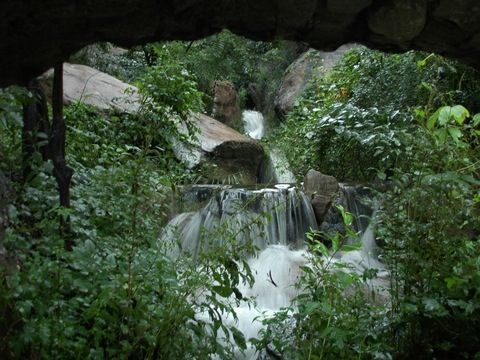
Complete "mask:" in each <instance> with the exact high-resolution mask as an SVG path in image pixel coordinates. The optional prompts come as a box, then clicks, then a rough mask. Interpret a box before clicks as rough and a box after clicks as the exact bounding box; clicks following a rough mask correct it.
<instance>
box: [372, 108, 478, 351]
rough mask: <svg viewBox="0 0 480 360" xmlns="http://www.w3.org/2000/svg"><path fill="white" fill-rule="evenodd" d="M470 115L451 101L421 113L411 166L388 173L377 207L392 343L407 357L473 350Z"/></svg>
mask: <svg viewBox="0 0 480 360" xmlns="http://www.w3.org/2000/svg"><path fill="white" fill-rule="evenodd" d="M468 117H469V112H468V110H467V109H465V108H464V107H463V106H459V105H456V106H452V107H450V106H445V107H441V108H440V109H439V110H438V111H436V112H435V113H434V114H433V115H432V116H431V117H430V118H429V119H422V120H423V121H425V125H426V128H427V130H426V136H425V137H423V138H424V139H425V142H423V143H419V142H414V143H413V144H414V145H413V146H414V151H413V153H412V154H413V155H412V157H411V158H410V161H411V162H412V166H411V171H402V172H399V173H398V174H397V175H396V176H395V177H394V183H393V188H392V189H391V190H390V191H388V192H387V194H386V199H385V204H388V205H389V206H383V207H382V210H381V211H380V216H379V218H380V224H379V228H378V234H379V236H380V238H381V240H382V241H383V243H384V244H385V245H384V254H385V257H386V260H387V261H388V263H389V264H390V268H391V271H392V273H393V275H394V276H393V278H394V279H395V281H394V282H393V289H392V294H393V299H392V300H393V301H392V310H393V311H392V318H391V321H392V327H393V328H395V329H396V330H395V333H394V341H395V342H394V343H395V344H396V346H397V351H398V352H399V353H401V354H404V355H405V356H412V355H413V354H415V356H424V357H425V356H431V355H430V354H435V357H440V358H448V357H452V356H454V355H455V356H460V357H462V358H470V357H473V356H474V355H476V356H478V346H477V344H478V340H479V339H478V336H477V333H476V331H474V330H473V329H475V328H478V326H479V323H480V311H479V310H480V308H479V306H478V296H479V293H480V282H479V280H480V278H479V277H478V274H479V265H480V263H479V258H480V257H479V255H480V247H479V240H480V238H479V234H480V221H479V219H480V206H479V202H478V201H477V200H476V198H477V197H478V193H479V190H480V180H479V170H480V163H479V162H478V156H476V154H478V139H477V140H476V141H472V142H471V143H467V142H466V139H467V136H466V135H467V134H471V133H472V130H473V129H472V126H475V125H473V122H472V125H470V119H468ZM452 129H455V130H456V131H452ZM418 131H419V132H420V131H421V130H420V129H419V130H418ZM439 131H441V132H439ZM457 131H458V133H457ZM445 323H448V328H446V327H444V326H443V325H442V324H445Z"/></svg>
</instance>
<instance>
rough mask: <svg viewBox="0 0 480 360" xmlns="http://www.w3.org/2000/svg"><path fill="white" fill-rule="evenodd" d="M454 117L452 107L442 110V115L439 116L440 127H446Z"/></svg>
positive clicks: (445, 107)
mask: <svg viewBox="0 0 480 360" xmlns="http://www.w3.org/2000/svg"><path fill="white" fill-rule="evenodd" d="M451 116H452V108H451V107H450V106H444V107H442V108H440V113H439V114H438V125H440V126H443V125H446V124H447V123H448V122H449V121H450V118H451Z"/></svg>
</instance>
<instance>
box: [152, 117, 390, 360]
mask: <svg viewBox="0 0 480 360" xmlns="http://www.w3.org/2000/svg"><path fill="white" fill-rule="evenodd" d="M243 120H244V124H245V132H246V133H247V134H248V135H249V136H251V137H252V138H255V139H261V138H262V136H263V135H264V129H265V126H264V122H263V116H262V115H261V114H260V113H257V112H254V111H246V112H245V113H244V114H243ZM268 158H269V159H270V160H269V161H267V164H265V165H264V166H263V168H262V175H261V177H260V179H261V181H262V182H263V183H265V184H266V185H257V187H255V188H245V187H234V186H220V185H192V186H190V187H188V188H187V189H186V190H185V191H184V193H183V199H182V201H183V203H184V204H185V207H186V208H187V209H189V210H191V211H187V212H182V213H179V214H177V215H176V216H174V217H173V218H172V220H171V221H170V222H169V224H168V225H167V226H166V227H165V228H164V230H163V232H162V234H161V235H160V240H161V241H162V242H166V243H168V242H170V244H171V247H170V248H171V250H170V251H171V254H170V255H171V256H174V257H176V256H181V254H182V253H185V252H186V253H190V254H191V255H192V256H198V254H199V253H200V252H202V251H205V250H207V249H208V248H209V247H211V246H214V245H215V243H212V242H211V240H210V241H207V239H211V238H214V239H215V240H214V241H216V242H220V241H222V237H221V236H218V237H217V238H215V237H214V236H209V234H214V233H215V231H216V230H218V229H219V228H222V227H223V228H226V229H228V230H229V231H230V232H231V233H234V234H236V237H235V240H236V241H238V242H247V241H250V242H251V243H253V244H254V245H255V246H256V247H257V248H258V249H259V252H258V254H257V256H256V257H254V258H251V259H249V260H248V264H249V266H250V269H251V271H252V274H253V275H254V284H253V286H252V287H249V286H247V285H245V284H244V285H241V286H240V288H239V290H240V292H241V293H242V295H243V296H244V297H254V298H255V299H256V305H255V306H251V304H247V303H245V304H244V305H240V306H238V307H236V308H235V312H236V315H237V317H238V321H236V320H234V319H233V318H232V317H231V316H225V317H224V319H223V320H224V323H225V324H228V325H231V326H235V327H236V328H237V329H238V330H240V331H241V332H242V333H243V334H244V336H245V339H247V347H248V348H247V350H246V351H245V352H242V351H240V349H238V351H236V358H237V359H258V358H259V356H260V354H258V352H257V351H256V349H255V348H254V346H253V345H252V344H251V343H250V342H248V339H250V338H258V337H259V331H260V330H261V329H262V326H263V325H262V322H261V319H262V318H265V317H268V316H271V315H272V314H274V313H275V311H278V310H279V309H280V308H282V307H287V306H289V305H290V304H291V303H292V301H293V300H294V298H295V297H296V295H298V293H297V291H298V290H297V288H296V287H295V284H296V283H297V282H298V280H299V277H300V276H301V267H302V266H305V265H306V264H307V263H308V258H309V254H308V252H307V251H306V250H305V248H304V244H305V240H306V238H305V233H306V232H308V231H311V230H318V229H320V230H321V231H324V232H329V231H338V230H340V231H341V230H342V226H343V222H342V220H341V217H340V216H339V214H338V210H337V209H336V208H335V207H332V208H331V209H330V210H329V212H328V214H327V216H326V221H324V223H322V224H320V226H319V225H317V223H316V219H315V214H314V211H313V208H312V205H311V202H310V199H309V198H308V197H307V196H306V195H305V194H304V193H303V192H302V190H301V188H300V187H298V186H297V184H296V183H295V178H294V176H293V174H292V173H291V172H290V171H289V170H288V163H287V162H286V158H285V156H284V155H283V154H282V153H281V152H280V150H278V149H273V150H270V154H269V156H268ZM270 184H271V185H270ZM368 197H369V193H368V191H366V190H365V188H363V187H359V186H348V185H344V184H341V186H340V191H339V195H338V199H337V200H336V202H337V203H338V204H341V205H342V206H344V208H345V209H346V210H347V211H349V212H350V213H352V214H353V216H354V224H353V226H354V228H355V230H356V231H357V232H358V233H359V234H361V235H360V237H361V241H362V247H361V248H360V249H359V250H356V251H351V252H348V253H344V254H338V255H337V256H336V258H335V261H342V262H345V263H347V264H349V265H351V269H352V270H351V271H355V272H358V273H359V274H362V273H363V272H364V271H365V270H367V269H370V268H376V269H378V270H379V272H378V277H377V279H373V280H370V282H369V283H368V286H369V287H371V289H369V290H368V291H376V292H377V293H379V294H380V296H385V297H386V296H388V294H387V291H386V290H379V289H387V288H388V272H387V270H386V269H385V268H384V266H383V264H382V263H381V262H380V261H379V260H378V258H377V256H376V250H375V248H376V244H375V236H374V229H373V225H372V224H370V222H369V219H370V217H371V216H372V214H373V209H372V208H371V207H370V206H369V205H368V204H367V205H366V202H365V201H364V200H365V198H368ZM367 203H368V202H367ZM382 291H383V292H382ZM226 301H227V300H226ZM242 304H243V302H242ZM198 316H199V318H202V319H203V320H208V319H207V317H206V315H202V314H199V315H198ZM262 356H265V354H263V355H262ZM263 358H265V357H263ZM267 358H268V357H267Z"/></svg>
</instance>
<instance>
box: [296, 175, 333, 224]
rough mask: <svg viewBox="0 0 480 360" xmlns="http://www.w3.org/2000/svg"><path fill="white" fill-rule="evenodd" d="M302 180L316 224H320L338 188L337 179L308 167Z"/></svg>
mask: <svg viewBox="0 0 480 360" xmlns="http://www.w3.org/2000/svg"><path fill="white" fill-rule="evenodd" d="M303 182H304V184H303V186H304V191H305V194H307V195H309V196H310V197H311V201H312V207H313V211H314V212H315V217H316V219H317V224H321V223H322V222H323V220H324V217H325V215H326V214H327V212H328V209H329V208H330V206H331V205H332V201H333V199H334V197H335V194H336V193H337V192H338V190H339V185H338V181H337V179H335V178H334V177H333V176H329V175H324V174H322V173H321V172H319V171H316V170H313V169H310V170H309V171H308V172H307V174H306V175H305V178H304V180H303Z"/></svg>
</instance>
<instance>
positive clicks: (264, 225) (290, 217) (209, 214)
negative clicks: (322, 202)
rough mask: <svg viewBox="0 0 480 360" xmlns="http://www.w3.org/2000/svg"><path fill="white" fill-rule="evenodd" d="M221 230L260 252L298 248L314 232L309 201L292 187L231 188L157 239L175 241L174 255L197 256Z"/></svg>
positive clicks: (179, 217) (182, 216)
mask: <svg viewBox="0 0 480 360" xmlns="http://www.w3.org/2000/svg"><path fill="white" fill-rule="evenodd" d="M262 214H267V215H266V216H265V215H262ZM221 226H223V227H224V229H225V231H228V232H229V233H230V234H235V238H236V240H237V241H240V242H246V241H251V242H252V243H253V244H254V245H256V246H257V247H258V248H259V249H265V248H266V247H267V246H269V245H274V244H281V245H289V246H293V247H296V248H300V247H302V245H303V240H304V238H305V233H306V232H307V231H309V230H310V229H317V224H316V221H315V215H314V213H313V209H312V206H311V204H310V201H309V199H308V198H307V197H306V196H305V194H303V193H302V192H301V191H299V190H298V189H296V188H295V187H290V186H278V187H277V188H270V189H262V190H248V189H242V188H240V189H236V188H230V189H223V190H221V191H220V192H219V193H218V194H214V195H213V196H212V197H211V199H210V200H209V201H208V203H207V204H206V205H205V207H204V208H203V209H200V210H199V211H196V212H187V213H182V214H179V215H177V216H176V217H175V218H173V219H172V220H171V221H170V223H169V224H168V225H167V226H166V228H165V229H164V231H163V232H162V234H161V236H160V238H161V239H162V241H163V242H167V241H171V240H172V239H176V240H177V243H178V244H179V245H180V246H179V248H178V250H176V251H175V250H174V253H175V255H177V254H178V253H179V251H180V250H181V251H184V252H189V253H191V254H192V255H194V256H196V255H198V252H199V251H201V250H202V249H205V248H206V247H208V246H209V243H207V241H206V239H207V238H211V236H209V235H211V234H213V233H214V231H216V230H217V229H218V228H219V227H221ZM219 238H220V237H219Z"/></svg>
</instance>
